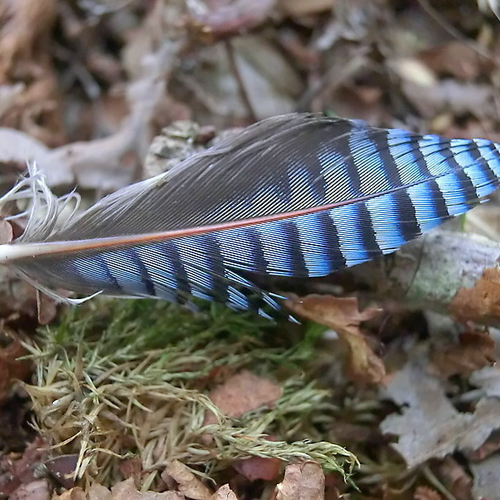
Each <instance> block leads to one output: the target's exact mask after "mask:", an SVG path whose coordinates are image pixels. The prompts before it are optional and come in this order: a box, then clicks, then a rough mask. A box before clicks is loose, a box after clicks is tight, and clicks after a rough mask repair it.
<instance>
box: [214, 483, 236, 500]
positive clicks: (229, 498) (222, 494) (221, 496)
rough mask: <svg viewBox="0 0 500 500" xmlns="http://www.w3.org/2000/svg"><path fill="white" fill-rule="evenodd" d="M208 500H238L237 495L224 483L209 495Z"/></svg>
mask: <svg viewBox="0 0 500 500" xmlns="http://www.w3.org/2000/svg"><path fill="white" fill-rule="evenodd" d="M210 500H238V497H237V496H236V495H235V493H234V492H233V491H232V490H231V488H230V487H229V484H224V485H223V486H221V487H220V488H219V489H218V490H217V491H216V492H215V493H214V494H213V495H212V496H211V497H210Z"/></svg>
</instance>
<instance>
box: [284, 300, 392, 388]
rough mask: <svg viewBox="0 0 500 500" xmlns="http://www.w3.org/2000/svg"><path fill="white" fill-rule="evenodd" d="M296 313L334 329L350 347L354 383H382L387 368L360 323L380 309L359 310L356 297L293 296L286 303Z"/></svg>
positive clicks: (351, 372)
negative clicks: (371, 346) (371, 345)
mask: <svg viewBox="0 0 500 500" xmlns="http://www.w3.org/2000/svg"><path fill="white" fill-rule="evenodd" d="M285 304H286V305H287V307H288V308H289V309H291V310H292V311H293V312H295V313H297V314H300V315H301V316H304V317H306V318H308V319H310V320H312V321H316V322H317V323H320V324H322V325H325V326H327V327H328V328H331V329H332V330H335V331H336V332H337V333H338V334H339V337H340V338H341V339H342V340H343V341H344V342H345V343H346V344H347V345H348V347H349V350H350V360H349V375H350V378H351V379H352V380H353V381H355V382H373V383H380V382H382V380H383V378H384V376H385V367H384V363H383V362H382V360H381V359H380V358H379V357H378V356H377V355H376V354H375V353H374V352H373V351H372V349H371V348H370V347H369V346H368V344H367V342H366V338H365V336H364V335H363V333H362V332H361V330H360V328H359V326H360V324H361V323H362V322H363V321H367V320H369V319H372V318H373V317H375V316H376V315H377V314H379V313H380V312H381V309H378V308H375V307H369V308H367V309H365V310H364V311H363V312H360V311H359V309H358V301H357V299H356V298H354V297H346V298H342V297H341V298H339V297H334V296H332V295H308V296H306V297H296V296H292V297H291V298H290V300H287V301H286V302H285Z"/></svg>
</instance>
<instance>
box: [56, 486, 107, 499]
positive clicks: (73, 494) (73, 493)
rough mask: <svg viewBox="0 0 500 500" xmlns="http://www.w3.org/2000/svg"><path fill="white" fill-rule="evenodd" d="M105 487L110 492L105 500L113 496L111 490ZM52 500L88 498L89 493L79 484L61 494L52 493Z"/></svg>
mask: <svg viewBox="0 0 500 500" xmlns="http://www.w3.org/2000/svg"><path fill="white" fill-rule="evenodd" d="M103 488H104V487H103ZM104 489H105V490H106V491H107V492H108V497H104V498H103V500H104V499H107V498H111V492H110V491H109V490H108V489H107V488H104ZM52 500H87V495H86V494H85V491H83V490H82V488H80V487H79V486H77V487H76V488H71V489H70V490H68V491H63V492H62V493H61V494H60V495H52Z"/></svg>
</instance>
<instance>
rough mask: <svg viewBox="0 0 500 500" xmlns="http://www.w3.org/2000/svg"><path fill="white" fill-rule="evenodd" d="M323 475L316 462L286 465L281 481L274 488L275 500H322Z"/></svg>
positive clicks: (323, 492)
mask: <svg viewBox="0 0 500 500" xmlns="http://www.w3.org/2000/svg"><path fill="white" fill-rule="evenodd" d="M324 498H325V474H324V473H323V469H322V468H321V466H320V465H319V464H317V463H316V462H303V463H300V464H291V465H287V467H286V469H285V477H284V478H283V481H282V482H281V483H279V484H278V485H277V486H276V500H323V499H324Z"/></svg>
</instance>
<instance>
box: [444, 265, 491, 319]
mask: <svg viewBox="0 0 500 500" xmlns="http://www.w3.org/2000/svg"><path fill="white" fill-rule="evenodd" d="M448 310H449V312H450V314H452V315H453V316H455V317H456V318H457V319H458V320H460V321H464V322H465V321H476V322H478V323H482V324H487V323H491V322H492V321H494V320H497V321H498V319H499V318H500V270H499V268H498V266H496V267H490V268H488V269H485V270H484V272H483V274H482V276H481V277H480V278H479V279H478V280H477V281H476V283H475V285H474V286H473V287H472V288H465V287H462V288H460V289H459V290H458V292H457V294H456V295H455V297H454V298H453V300H452V301H451V303H450V305H449V307H448Z"/></svg>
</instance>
